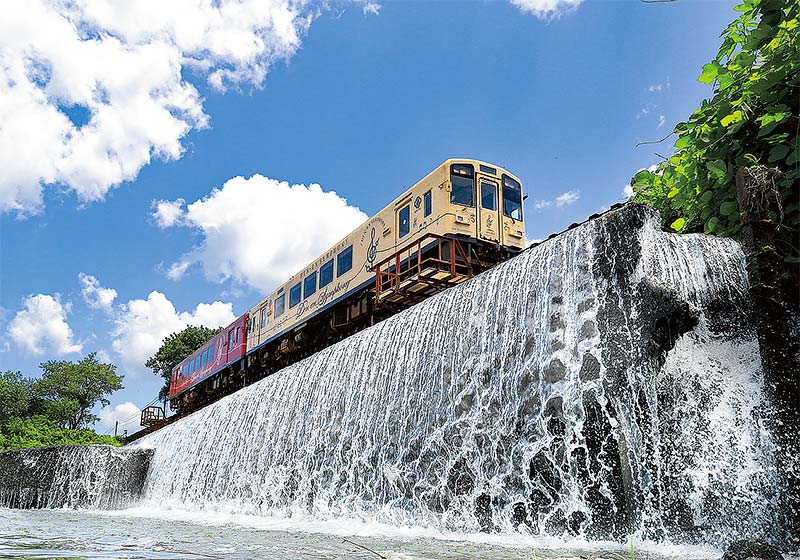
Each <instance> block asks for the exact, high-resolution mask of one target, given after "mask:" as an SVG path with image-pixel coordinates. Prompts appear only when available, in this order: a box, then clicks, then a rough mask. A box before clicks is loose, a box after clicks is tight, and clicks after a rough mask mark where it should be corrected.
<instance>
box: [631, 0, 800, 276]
mask: <svg viewBox="0 0 800 560" xmlns="http://www.w3.org/2000/svg"><path fill="white" fill-rule="evenodd" d="M734 9H735V11H736V12H738V13H739V14H740V15H739V17H738V18H737V19H736V20H734V21H733V22H732V23H731V24H730V25H728V27H727V28H726V29H725V31H723V33H722V45H721V46H720V49H719V52H718V53H717V56H716V58H715V59H714V60H713V61H711V62H710V63H709V64H705V65H704V66H703V69H702V73H701V74H700V76H699V77H698V81H700V82H702V83H706V84H712V83H713V84H714V95H713V97H712V98H711V100H704V101H703V102H702V103H701V105H700V108H699V109H697V110H696V111H695V112H694V113H692V115H691V117H689V120H688V121H686V122H681V123H678V124H677V125H676V126H675V129H674V133H675V134H677V135H678V138H677V140H676V141H675V153H674V155H673V156H672V157H670V158H669V159H667V160H666V161H663V162H662V163H661V164H660V165H659V166H658V168H657V169H656V170H655V171H654V172H651V171H648V170H642V171H640V172H638V173H637V174H636V175H634V176H633V178H632V179H631V185H632V186H633V190H634V193H635V195H634V200H637V201H639V202H644V203H646V204H649V205H651V206H653V207H655V208H657V209H658V210H659V211H660V212H661V214H662V216H663V218H664V221H665V223H667V224H670V227H672V229H674V230H676V231H684V232H705V233H709V234H714V235H722V236H730V237H737V236H738V234H739V231H740V228H741V225H740V216H739V210H738V205H737V202H736V183H735V173H736V170H737V169H739V168H741V167H745V166H751V165H755V164H763V165H767V166H770V167H777V168H778V169H779V170H780V171H781V172H782V174H783V178H782V179H781V181H780V183H779V184H778V185H777V188H778V192H779V193H780V196H781V198H782V206H783V209H784V215H783V216H782V217H781V219H782V222H781V227H782V231H783V233H784V235H785V237H786V239H787V241H786V243H787V245H786V247H785V248H786V253H787V260H788V261H791V260H792V259H793V258H797V257H798V255H799V254H798V251H799V249H798V248H797V247H791V246H790V245H788V244H789V243H791V241H790V240H791V236H792V234H793V232H796V231H797V229H798V225H800V204H799V202H800V201H798V188H797V184H798V179H799V178H800V146H798V127H800V122H799V121H798V119H799V117H798V113H800V109H799V108H798V104H799V102H800V52H799V51H798V37H800V21H799V20H798V11H799V10H800V3H798V2H797V0H745V2H744V3H743V4H741V5H739V6H737V7H736V8H734Z"/></svg>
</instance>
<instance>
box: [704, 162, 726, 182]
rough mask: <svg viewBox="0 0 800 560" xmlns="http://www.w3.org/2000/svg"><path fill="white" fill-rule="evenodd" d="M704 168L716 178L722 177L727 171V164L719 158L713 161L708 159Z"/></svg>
mask: <svg viewBox="0 0 800 560" xmlns="http://www.w3.org/2000/svg"><path fill="white" fill-rule="evenodd" d="M706 168H707V169H708V170H709V171H711V173H713V174H714V175H716V176H717V178H722V177H724V176H725V174H726V173H727V172H728V166H727V165H725V162H724V161H722V160H721V159H715V160H713V161H709V162H708V163H707V164H706Z"/></svg>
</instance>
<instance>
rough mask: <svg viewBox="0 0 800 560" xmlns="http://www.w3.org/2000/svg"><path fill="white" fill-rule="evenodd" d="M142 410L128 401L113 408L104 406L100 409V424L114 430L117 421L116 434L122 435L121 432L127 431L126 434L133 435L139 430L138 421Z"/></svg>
mask: <svg viewBox="0 0 800 560" xmlns="http://www.w3.org/2000/svg"><path fill="white" fill-rule="evenodd" d="M141 414H142V410H141V409H140V408H139V407H138V406H136V405H135V404H133V403H132V402H130V401H127V402H124V403H122V404H118V405H116V406H114V407H113V408H112V407H110V406H105V407H103V408H101V409H100V414H98V416H99V417H100V423H101V424H102V425H103V426H105V427H107V428H110V429H112V430H113V429H114V426H115V425H116V422H117V421H119V427H118V428H117V434H118V435H122V432H123V431H125V430H128V433H133V432H135V431H137V430H138V429H139V420H140V419H141Z"/></svg>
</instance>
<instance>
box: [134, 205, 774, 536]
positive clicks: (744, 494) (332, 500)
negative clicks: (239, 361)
mask: <svg viewBox="0 0 800 560" xmlns="http://www.w3.org/2000/svg"><path fill="white" fill-rule="evenodd" d="M631 212H633V213H634V214H635V213H637V212H639V213H641V210H637V209H635V208H634V209H633V210H631V209H630V208H628V209H624V210H622V211H620V212H617V213H612V214H610V215H607V216H604V217H602V218H600V219H599V220H595V221H593V222H589V223H587V224H584V225H582V226H580V227H579V228H576V229H574V230H571V231H569V232H566V233H565V234H562V235H561V236H559V237H557V238H555V239H552V240H550V241H548V242H546V243H544V244H542V245H540V246H537V247H536V248H534V249H531V250H529V251H527V252H525V253H523V254H521V255H520V256H518V257H517V258H515V259H513V260H511V261H509V262H507V263H505V264H503V265H500V266H498V267H496V268H495V269H493V270H491V271H489V272H487V273H485V274H483V275H481V276H480V277H478V278H475V279H473V280H471V281H469V282H467V283H465V284H464V285H461V286H459V287H457V288H454V289H451V290H447V291H446V292H444V293H442V294H440V295H438V296H436V297H434V298H431V299H429V300H427V301H425V302H423V303H421V304H419V305H417V306H415V307H414V308H412V309H409V310H407V311H405V312H403V313H401V314H399V315H397V316H395V317H392V318H390V319H388V320H386V321H384V322H382V323H379V324H378V325H376V326H374V327H372V328H370V329H368V330H366V331H363V332H361V333H359V334H357V335H355V336H353V337H351V338H349V339H347V340H345V341H343V342H340V343H338V344H336V345H335V346H332V347H330V348H328V349H326V350H323V351H322V352H319V353H318V354H316V355H314V356H311V357H310V358H308V359H306V360H303V361H302V362H299V363H297V364H295V365H293V366H290V367H288V368H286V369H284V370H282V371H280V372H278V373H276V374H275V375H273V376H271V377H269V378H267V379H265V380H262V381H261V382H259V383H256V384H254V385H251V386H249V387H247V388H245V389H243V390H241V391H239V392H237V393H236V394H234V395H231V396H229V397H226V398H224V399H222V400H220V401H219V402H217V403H215V404H213V405H211V406H208V407H206V408H204V409H203V410H201V411H198V412H197V413H195V414H193V415H191V416H190V417H188V418H186V419H184V420H181V421H180V422H177V423H175V424H173V425H170V426H168V427H166V428H164V429H162V430H160V431H159V432H156V433H154V434H152V435H150V436H148V437H147V438H145V441H144V444H146V445H150V446H152V447H154V448H155V456H154V458H153V462H152V465H151V469H150V473H149V476H148V478H147V480H146V484H145V491H144V496H143V498H142V500H141V507H142V508H144V509H145V510H147V511H151V512H160V513H159V515H168V514H169V512H170V511H174V512H176V513H177V514H179V515H193V513H192V512H194V513H196V514H197V515H198V516H199V517H201V518H202V517H205V516H209V515H211V516H226V515H234V516H241V515H244V516H251V517H254V518H261V519H265V520H270V522H280V523H284V524H285V525H286V527H292V526H294V527H302V526H310V527H322V528H323V529H322V530H333V529H332V527H335V526H336V524H337V523H339V521H338V520H342V519H345V520H348V523H349V524H351V525H348V526H352V524H353V523H355V524H361V525H362V526H364V527H371V528H375V527H392V528H396V530H397V531H406V530H408V531H411V532H412V533H415V534H427V533H426V532H431V533H432V534H437V535H450V536H452V535H462V536H463V538H467V536H468V535H477V534H487V533H488V534H489V535H495V536H496V538H499V539H520V538H523V537H525V536H526V535H527V536H529V537H531V538H534V537H535V538H539V539H548V538H553V539H556V540H557V541H558V542H562V543H563V542H566V541H565V539H567V540H569V539H581V540H582V542H590V541H591V542H603V541H604V540H606V539H619V540H621V539H624V538H625V536H626V535H628V534H630V533H635V534H636V535H637V537H636V538H639V539H640V540H644V541H647V540H653V541H659V542H663V541H672V542H698V543H707V544H712V545H717V546H719V545H721V544H723V543H725V542H727V541H729V540H730V539H732V538H733V537H735V536H739V535H741V534H742V533H746V534H754V535H760V536H766V537H774V536H779V535H780V528H779V527H777V525H776V517H775V509H774V506H773V505H772V504H773V499H774V498H775V496H774V495H775V493H776V490H775V488H776V477H775V473H774V460H773V449H772V444H771V441H770V438H769V435H768V433H767V432H766V430H765V428H764V410H765V409H764V407H765V405H764V395H763V390H762V382H761V371H760V361H759V358H758V355H757V352H756V351H755V339H754V336H753V333H752V332H751V331H750V330H748V329H747V328H746V321H743V317H746V309H745V308H746V300H745V294H746V288H747V284H746V277H745V274H744V261H743V255H742V254H741V250H740V249H739V248H738V246H737V245H736V244H735V243H733V242H730V241H725V240H717V239H710V238H705V237H702V236H684V237H678V236H676V235H669V234H664V233H661V232H659V231H658V230H657V227H656V226H657V224H655V222H654V221H653V219H652V216H649V217H646V219H645V220H644V222H645V223H644V225H641V227H640V229H638V230H637V229H635V228H634V229H631V228H630V227H627V226H626V225H625V223H626V220H627V218H626V217H625V216H626V215H628V214H630V213H631ZM626 213H627V214H626ZM621 222H622V226H620V223H621ZM626 227H627V229H626ZM683 316H686V317H691V324H689V326H687V327H685V328H682V329H680V332H677V333H676V334H675V336H674V337H673V336H672V334H673V331H674V330H675V329H678V328H679V327H680V325H679V323H680V321H679V320H678V319H679V318H680V317H683ZM665 318H666V319H665ZM659 321H661V322H659ZM664 321H666V322H664ZM665 333H666V334H665ZM662 338H667V339H669V342H670V343H663V342H659V340H661V339H662ZM673 338H674V340H673ZM673 344H674V346H673ZM187 512H188V513H187ZM276 520H278V521H276ZM326 527H327V529H325V528H326ZM469 538H473V537H469ZM487 538H488V537H487Z"/></svg>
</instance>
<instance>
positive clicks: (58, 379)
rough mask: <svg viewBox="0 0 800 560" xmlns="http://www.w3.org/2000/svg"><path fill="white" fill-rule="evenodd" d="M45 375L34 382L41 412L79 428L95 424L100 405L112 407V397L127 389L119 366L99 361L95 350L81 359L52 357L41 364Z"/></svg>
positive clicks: (62, 422)
mask: <svg viewBox="0 0 800 560" xmlns="http://www.w3.org/2000/svg"><path fill="white" fill-rule="evenodd" d="M40 367H41V368H42V371H43V374H42V377H41V379H39V380H38V381H35V382H34V384H33V393H34V395H35V397H36V398H37V399H38V403H37V406H38V407H39V408H40V412H41V413H43V414H44V415H45V416H47V417H49V418H51V419H52V420H53V421H54V422H56V423H57V424H58V425H61V426H64V427H65V428H68V429H71V430H77V429H80V428H83V427H85V426H88V425H90V424H94V423H95V422H97V420H98V418H97V416H95V415H94V414H92V413H91V411H92V409H93V408H94V406H95V405H96V404H98V403H99V404H101V405H102V406H108V405H109V404H110V402H109V400H108V398H107V397H108V396H109V395H110V394H111V393H113V392H114V391H118V390H120V389H122V388H123V386H122V377H123V376H121V375H117V372H116V369H117V368H116V366H115V365H113V364H104V363H101V362H100V361H98V359H97V357H96V355H95V353H94V352H93V353H91V354H89V355H88V356H87V357H85V358H84V359H82V360H81V361H80V362H68V361H63V360H51V361H48V362H44V363H43V364H41V365H40Z"/></svg>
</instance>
